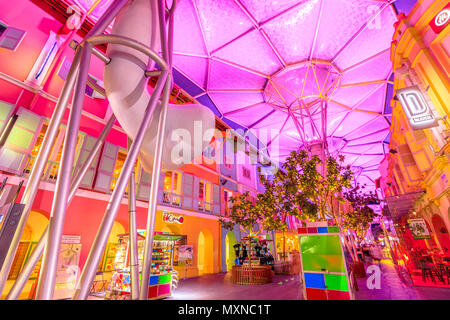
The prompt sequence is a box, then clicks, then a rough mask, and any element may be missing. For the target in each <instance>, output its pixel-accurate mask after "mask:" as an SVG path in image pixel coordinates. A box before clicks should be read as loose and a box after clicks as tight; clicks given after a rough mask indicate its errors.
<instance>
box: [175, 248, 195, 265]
mask: <svg viewBox="0 0 450 320" xmlns="http://www.w3.org/2000/svg"><path fill="white" fill-rule="evenodd" d="M193 252H194V247H193V246H192V245H181V246H180V248H179V250H178V261H185V263H186V265H190V264H192V254H193Z"/></svg>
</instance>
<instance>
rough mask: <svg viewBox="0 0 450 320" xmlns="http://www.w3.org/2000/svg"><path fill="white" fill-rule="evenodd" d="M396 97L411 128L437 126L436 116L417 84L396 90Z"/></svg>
mask: <svg viewBox="0 0 450 320" xmlns="http://www.w3.org/2000/svg"><path fill="white" fill-rule="evenodd" d="M397 97H398V99H399V100H400V103H401V105H402V108H403V111H404V112H405V114H406V117H407V118H408V120H409V123H410V125H411V127H412V129H413V130H419V129H425V128H430V127H435V126H437V122H436V118H435V117H434V115H433V113H432V112H431V109H430V107H429V106H428V104H427V102H426V100H425V97H424V96H423V94H422V92H421V91H420V89H419V88H418V87H417V86H412V87H408V88H404V89H400V90H397Z"/></svg>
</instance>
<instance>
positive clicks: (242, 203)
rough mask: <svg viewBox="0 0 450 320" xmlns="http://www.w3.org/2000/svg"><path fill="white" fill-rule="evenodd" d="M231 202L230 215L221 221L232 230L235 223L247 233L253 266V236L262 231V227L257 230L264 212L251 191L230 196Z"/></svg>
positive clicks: (223, 225) (226, 227)
mask: <svg viewBox="0 0 450 320" xmlns="http://www.w3.org/2000/svg"><path fill="white" fill-rule="evenodd" d="M229 201H230V202H231V208H230V215H229V216H228V217H225V218H220V219H219V223H220V224H221V225H222V227H224V228H225V229H228V230H232V229H233V228H234V226H235V225H239V226H240V228H241V229H242V230H243V231H244V232H245V233H246V234H247V237H248V247H249V265H250V269H251V267H252V261H251V250H252V242H251V239H252V238H253V237H257V236H258V234H259V233H260V232H261V230H262V229H261V228H260V229H259V230H256V228H257V226H258V223H259V222H260V221H262V219H263V212H262V208H261V206H260V205H258V201H254V199H252V198H251V197H250V195H249V192H248V191H247V192H244V193H241V194H239V195H238V196H233V197H230V199H229Z"/></svg>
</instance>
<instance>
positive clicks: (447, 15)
mask: <svg viewBox="0 0 450 320" xmlns="http://www.w3.org/2000/svg"><path fill="white" fill-rule="evenodd" d="M449 20H450V3H449V4H447V5H446V6H445V8H444V9H442V10H441V11H440V12H439V13H438V14H437V15H436V16H435V17H434V18H433V19H432V20H431V21H430V27H431V29H432V30H433V31H434V32H435V33H440V32H441V31H442V30H444V28H445V27H446V26H447V25H448V22H449Z"/></svg>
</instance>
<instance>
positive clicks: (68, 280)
mask: <svg viewBox="0 0 450 320" xmlns="http://www.w3.org/2000/svg"><path fill="white" fill-rule="evenodd" d="M80 242H81V236H76V235H63V236H62V240H61V248H60V251H59V257H58V267H57V270H56V283H55V293H54V295H53V299H54V300H57V299H68V298H71V297H72V295H73V293H74V290H75V285H76V282H77V280H78V276H79V273H80V270H79V267H78V263H79V261H80V252H81V243H80Z"/></svg>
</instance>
